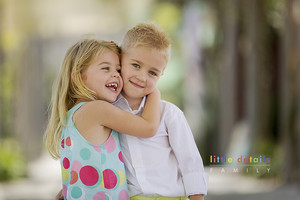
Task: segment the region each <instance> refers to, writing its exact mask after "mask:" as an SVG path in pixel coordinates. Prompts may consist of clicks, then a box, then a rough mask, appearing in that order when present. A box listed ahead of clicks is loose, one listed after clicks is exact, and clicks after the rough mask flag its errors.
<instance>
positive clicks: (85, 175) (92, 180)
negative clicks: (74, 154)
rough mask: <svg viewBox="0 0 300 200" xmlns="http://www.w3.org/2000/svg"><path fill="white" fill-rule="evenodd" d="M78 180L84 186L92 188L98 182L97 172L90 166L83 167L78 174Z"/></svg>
mask: <svg viewBox="0 0 300 200" xmlns="http://www.w3.org/2000/svg"><path fill="white" fill-rule="evenodd" d="M79 176H80V180H81V182H82V183H83V184H84V185H87V186H93V185H95V184H96V183H97V182H98V180H99V173H98V171H97V170H96V169H95V168H94V167H92V166H84V167H82V168H81V170H80V172H79Z"/></svg>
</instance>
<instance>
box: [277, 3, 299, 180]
mask: <svg viewBox="0 0 300 200" xmlns="http://www.w3.org/2000/svg"><path fill="white" fill-rule="evenodd" d="M296 3H297V0H285V10H284V26H283V27H282V58H281V62H282V63H281V64H282V66H281V74H280V75H281V80H280V84H281V88H280V91H281V95H280V98H281V99H280V133H281V142H282V145H283V150H284V162H283V165H284V172H285V173H284V174H285V176H286V177H285V178H286V181H287V182H288V183H289V182H296V181H300V173H299V168H300V166H299V160H298V159H299V153H300V152H299V145H300V144H299V143H298V141H299V140H297V138H298V137H297V131H296V123H297V121H296V109H295V108H296V105H297V104H298V101H299V100H297V99H296V97H297V95H296V90H297V89H296V88H297V85H298V84H297V78H296V77H297V69H298V66H297V65H298V63H299V61H298V60H299V57H298V52H299V51H300V49H299V46H298V44H299V42H296V41H297V40H298V39H299V34H300V33H299V30H298V29H297V24H296V20H299V18H298V19H297V18H296V17H295V16H296V9H297V7H296ZM298 12H299V9H298Z"/></svg>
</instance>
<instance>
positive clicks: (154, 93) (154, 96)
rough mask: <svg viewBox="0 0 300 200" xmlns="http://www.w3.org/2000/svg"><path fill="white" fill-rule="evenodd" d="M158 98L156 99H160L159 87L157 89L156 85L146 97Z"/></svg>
mask: <svg viewBox="0 0 300 200" xmlns="http://www.w3.org/2000/svg"><path fill="white" fill-rule="evenodd" d="M149 97H150V98H158V99H160V91H159V89H157V88H156V87H155V88H154V90H153V91H152V92H151V93H150V94H148V98H149Z"/></svg>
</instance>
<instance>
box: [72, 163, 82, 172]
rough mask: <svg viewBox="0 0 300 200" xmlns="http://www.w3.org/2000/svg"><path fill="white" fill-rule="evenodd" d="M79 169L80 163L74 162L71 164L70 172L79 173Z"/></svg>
mask: <svg viewBox="0 0 300 200" xmlns="http://www.w3.org/2000/svg"><path fill="white" fill-rule="evenodd" d="M81 167H82V165H81V163H80V162H79V161H78V160H74V161H73V162H72V166H71V170H72V171H75V172H77V173H79V171H80V169H81Z"/></svg>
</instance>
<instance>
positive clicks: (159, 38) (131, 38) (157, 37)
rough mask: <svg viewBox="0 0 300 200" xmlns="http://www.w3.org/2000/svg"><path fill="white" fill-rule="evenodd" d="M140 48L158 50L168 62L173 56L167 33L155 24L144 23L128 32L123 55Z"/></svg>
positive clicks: (124, 41)
mask: <svg viewBox="0 0 300 200" xmlns="http://www.w3.org/2000/svg"><path fill="white" fill-rule="evenodd" d="M139 46H144V47H148V48H152V49H155V50H158V51H160V52H161V53H162V54H163V55H164V56H165V58H166V59H167V60H168V59H169V57H170V54H171V42H170V39H169V37H168V35H167V33H166V32H165V31H164V30H162V28H161V27H160V26H158V25H157V24H155V23H154V22H142V23H139V24H137V25H136V26H134V27H133V28H131V29H130V30H129V31H127V33H126V34H125V36H124V38H123V40H122V44H121V49H122V53H126V51H127V50H128V49H129V48H135V47H139Z"/></svg>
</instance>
